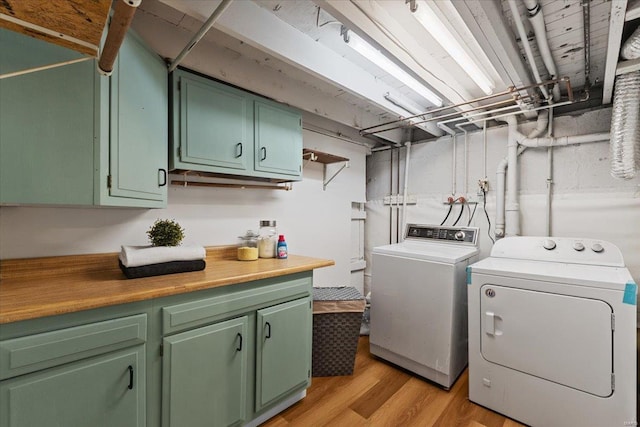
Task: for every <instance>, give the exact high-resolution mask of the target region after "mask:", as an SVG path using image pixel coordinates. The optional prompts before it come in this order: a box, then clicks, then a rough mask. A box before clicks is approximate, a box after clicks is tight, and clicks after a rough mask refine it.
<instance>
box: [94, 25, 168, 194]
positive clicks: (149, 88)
mask: <svg viewBox="0 0 640 427" xmlns="http://www.w3.org/2000/svg"><path fill="white" fill-rule="evenodd" d="M168 93H169V89H168V87H167V68H166V66H165V64H164V62H162V60H161V59H160V58H159V57H158V56H157V55H156V54H155V53H153V52H151V51H150V50H148V49H147V48H146V46H144V45H143V44H142V42H141V41H140V40H138V38H137V37H135V36H133V34H132V33H129V35H128V36H127V38H126V39H125V42H124V43H123V44H122V46H121V47H120V52H119V53H118V61H117V63H116V64H115V68H114V73H113V74H112V77H111V85H110V98H111V102H110V110H109V111H110V114H111V120H110V140H111V143H110V144H109V156H108V159H109V171H110V176H111V182H110V183H109V182H107V183H106V184H107V185H104V184H105V183H104V182H101V183H100V189H101V190H102V191H101V192H100V197H101V200H100V203H98V204H115V205H119V204H128V202H126V201H125V202H123V199H125V200H126V199H135V200H139V201H140V204H141V205H146V203H145V202H142V201H149V205H150V206H156V205H157V206H158V207H161V206H163V205H164V204H165V202H166V199H167V187H166V184H167V179H168V177H167V162H168V153H167V147H168V145H167V144H168V141H169V129H168V123H167V121H168V116H169V94H168ZM105 154H106V153H105ZM105 157H106V156H105V155H102V156H101V159H103V161H104V159H105ZM101 178H102V179H104V177H101ZM96 193H97V192H96Z"/></svg>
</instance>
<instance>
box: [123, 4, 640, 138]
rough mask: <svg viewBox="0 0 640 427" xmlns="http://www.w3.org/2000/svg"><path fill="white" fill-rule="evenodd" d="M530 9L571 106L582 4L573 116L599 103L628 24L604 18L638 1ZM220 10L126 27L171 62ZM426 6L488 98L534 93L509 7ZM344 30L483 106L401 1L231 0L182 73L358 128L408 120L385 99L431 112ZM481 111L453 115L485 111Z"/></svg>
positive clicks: (172, 9) (172, 8) (163, 13)
mask: <svg viewBox="0 0 640 427" xmlns="http://www.w3.org/2000/svg"><path fill="white" fill-rule="evenodd" d="M517 1H518V3H519V6H518V7H519V9H520V15H521V17H522V20H523V21H524V25H525V28H526V31H527V35H528V37H527V38H528V39H529V40H530V42H531V46H532V49H533V52H534V55H535V56H536V63H537V65H538V68H539V69H540V70H541V73H540V74H541V76H542V77H543V79H546V78H548V77H549V76H548V74H547V73H546V69H545V68H544V65H543V63H542V61H541V60H540V58H539V54H538V48H537V43H536V41H535V39H534V37H533V31H532V30H531V27H530V25H529V23H528V20H527V15H526V9H525V7H524V5H523V4H522V2H521V0H517ZM539 1H540V4H541V6H542V11H543V13H544V17H545V22H546V28H547V36H548V40H549V45H550V48H551V51H552V55H553V58H554V60H555V62H556V65H557V68H558V71H559V74H560V75H561V76H568V77H569V78H570V79H571V85H572V87H573V90H574V91H575V93H576V96H577V97H578V98H579V97H580V96H582V95H581V93H580V90H581V89H582V87H583V86H584V82H585V65H584V64H585V60H584V52H585V42H584V34H583V28H584V27H583V22H584V21H583V20H584V16H583V8H584V7H585V6H583V4H586V3H588V4H589V6H588V7H589V11H590V25H589V28H590V30H589V34H590V64H591V66H590V73H591V78H590V80H591V84H592V85H593V87H592V89H591V93H590V95H591V99H590V102H589V103H583V104H573V105H571V108H572V109H579V108H587V107H593V106H594V105H600V104H602V87H603V84H604V85H605V86H606V84H607V80H610V81H609V83H608V84H610V85H612V83H613V76H611V72H609V75H606V74H607V73H606V72H605V68H606V67H605V63H606V61H607V57H608V56H609V57H612V58H613V60H614V61H615V60H617V53H618V50H619V43H620V41H619V40H618V41H617V43H616V40H613V44H612V41H611V40H610V36H609V34H611V33H613V34H616V32H617V34H621V33H622V29H623V27H624V26H625V25H626V27H625V29H626V30H627V32H628V27H629V26H630V25H637V21H638V19H635V20H633V21H629V22H625V21H624V19H614V18H616V17H615V16H614V17H613V18H612V14H611V11H612V8H613V9H615V7H616V6H618V7H619V6H620V4H621V2H623V3H624V6H627V8H628V9H629V10H635V9H637V8H640V4H639V3H640V1H638V0H631V1H630V2H629V4H628V5H627V2H626V0H614V1H609V0H590V1H588V2H587V0H539ZM219 4H220V0H210V1H188V0H144V1H143V3H142V5H141V6H140V10H139V11H138V12H137V13H136V18H135V21H134V28H135V29H136V30H137V31H138V32H139V33H140V34H141V35H142V37H143V38H145V39H147V41H149V42H150V44H151V45H152V47H153V48H154V49H155V50H156V51H158V53H159V54H160V55H162V56H163V57H166V58H168V59H169V60H171V59H173V58H175V57H176V56H177V55H178V53H179V52H180V50H181V49H182V48H183V47H184V46H186V45H187V43H188V40H189V39H190V38H191V36H192V35H193V34H195V32H196V31H197V30H198V29H199V28H200V26H201V25H202V22H204V21H205V20H206V19H207V18H208V17H209V16H210V15H211V13H212V12H213V11H214V10H215V9H216V8H217V7H218V5H219ZM430 4H431V6H429V7H431V8H434V10H435V11H436V13H437V14H439V15H440V16H441V17H442V18H443V21H444V22H445V23H446V25H448V26H449V27H450V29H452V30H453V31H455V32H456V34H457V36H458V38H459V39H461V40H462V41H463V45H464V47H465V50H466V51H467V52H468V53H469V54H470V55H472V56H474V57H475V58H476V62H479V63H480V66H481V68H483V69H484V70H485V72H486V74H487V75H488V76H489V78H490V79H491V80H492V81H493V83H494V85H495V89H494V93H497V92H501V91H504V90H506V89H507V88H508V87H510V86H516V87H522V86H523V85H528V84H531V83H532V82H533V78H532V74H531V71H530V67H529V64H528V63H527V60H526V56H525V55H524V50H523V48H522V43H521V42H522V41H521V40H520V37H518V35H517V34H518V33H517V30H516V29H515V25H514V23H513V17H512V14H511V10H510V7H509V4H508V0H502V1H500V0H465V1H462V0H456V1H449V0H439V1H437V2H433V1H430ZM420 6H423V7H424V6H425V5H419V7H420ZM623 12H624V10H623ZM634 13H635V12H634ZM623 15H624V13H623ZM623 18H624V16H623ZM342 25H344V26H345V27H346V28H348V29H349V30H350V31H352V32H354V33H356V34H358V35H359V36H361V37H362V38H364V39H366V40H367V41H368V42H370V43H371V44H372V45H373V46H375V47H376V48H378V49H379V50H381V51H384V52H385V53H386V54H387V56H388V57H389V58H390V59H392V60H393V61H394V62H395V63H396V64H397V65H400V66H401V67H403V68H404V70H405V71H407V72H408V73H410V74H411V75H412V76H414V77H415V78H416V79H418V80H421V81H422V82H423V83H425V85H426V86H427V87H430V88H431V89H432V90H433V91H434V92H436V93H437V94H439V95H440V96H441V97H442V98H443V99H444V100H445V105H453V104H459V103H462V102H468V101H471V100H474V99H476V98H479V97H482V96H484V95H485V93H484V92H483V91H482V90H481V89H480V88H479V87H478V85H477V84H476V83H475V82H474V81H473V80H472V79H471V78H470V77H469V75H467V73H466V72H465V70H463V69H462V68H461V67H460V66H459V65H458V64H457V63H456V62H455V61H454V60H453V59H452V58H451V56H450V55H449V54H448V53H447V52H446V51H445V50H444V49H443V48H442V47H441V46H440V45H439V44H438V43H437V42H436V41H435V39H434V38H433V37H432V36H431V35H430V34H429V33H428V32H427V31H426V30H425V29H424V28H423V27H422V26H421V25H420V24H419V23H418V21H417V20H416V19H414V17H413V14H412V13H411V11H410V10H409V4H405V1H404V0H350V1H347V0H316V1H311V0H254V1H249V0H235V1H233V2H232V3H231V5H230V6H229V7H228V9H226V10H225V12H223V13H222V15H221V16H220V18H219V19H218V21H217V22H216V23H215V24H214V26H213V28H212V29H211V30H210V31H209V32H208V33H207V35H206V36H205V38H204V39H203V40H202V41H201V42H200V44H199V45H198V46H197V47H196V48H195V49H194V50H193V51H192V52H191V53H189V55H187V57H186V58H185V60H184V61H183V62H182V64H181V65H182V66H184V67H187V68H190V69H193V70H195V71H198V72H200V73H203V74H206V75H209V76H212V77H214V78H218V79H220V80H223V81H226V82H228V83H231V84H235V85H238V86H241V87H243V88H245V89H248V90H252V91H254V92H257V93H260V94H263V95H265V96H269V97H271V98H274V99H277V100H279V101H281V102H286V103H288V104H291V105H294V106H296V107H298V108H300V109H302V110H305V111H308V112H312V113H314V114H318V115H320V116H324V117H326V118H329V119H331V120H334V121H336V122H339V123H342V124H345V125H347V126H350V127H354V128H356V129H362V128H366V127H369V126H373V125H378V124H380V123H384V122H386V121H389V120H395V119H397V118H399V117H406V116H408V115H409V113H408V112H406V111H405V110H404V109H402V108H400V107H398V106H396V105H394V104H392V103H391V102H389V101H387V100H386V99H385V98H384V95H385V94H386V93H389V94H391V95H393V96H394V97H399V98H402V99H405V100H408V102H409V103H411V104H413V105H414V106H417V107H419V108H420V111H427V110H429V109H432V108H434V106H433V104H430V103H429V102H428V101H426V100H425V99H424V98H422V97H421V96H419V95H417V94H416V93H415V92H414V91H412V90H411V89H410V88H408V87H407V86H405V85H404V84H403V83H401V82H400V81H399V80H397V79H396V78H394V77H393V76H391V75H389V74H388V73H387V72H385V71H384V70H382V69H381V68H380V67H378V66H377V65H376V64H375V63H372V62H371V61H369V60H368V59H367V58H364V57H362V56H360V55H359V54H358V53H357V52H355V51H354V50H352V49H351V48H350V47H349V46H348V45H347V44H346V43H345V42H344V41H343V39H342V36H341V34H340V29H341V26H342ZM614 26H615V28H614ZM618 37H619V36H618ZM612 50H615V52H613V53H612V52H611V51H612ZM610 60H611V59H610ZM614 68H615V67H614ZM563 95H564V96H565V97H566V93H564V94H563ZM489 102H491V101H484V102H482V103H474V104H473V105H472V106H471V107H470V106H464V107H463V109H464V108H466V109H469V108H472V107H473V106H478V105H484V106H485V107H486V105H487V104H488V103H489ZM607 102H608V101H607ZM442 133H443V132H442V130H440V129H439V128H438V127H437V126H435V123H429V124H426V125H423V126H422V130H419V131H415V132H414V134H413V136H412V137H411V138H412V139H413V140H418V139H424V138H430V137H434V136H438V135H442ZM378 136H380V137H383V138H386V139H389V140H393V141H397V140H398V139H400V138H406V137H407V136H406V133H405V134H403V135H402V136H400V134H399V133H398V131H395V132H387V133H381V134H378Z"/></svg>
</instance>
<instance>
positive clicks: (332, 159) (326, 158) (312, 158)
mask: <svg viewBox="0 0 640 427" xmlns="http://www.w3.org/2000/svg"><path fill="white" fill-rule="evenodd" d="M302 158H303V159H306V160H308V161H309V162H317V163H322V165H323V169H322V190H323V191H325V190H326V189H327V185H329V183H330V182H331V181H333V179H334V178H335V177H336V176H338V174H339V173H340V172H342V171H343V170H344V169H345V168H348V167H349V159H347V158H346V157H341V156H335V155H333V154H328V153H323V152H321V151H316V150H311V149H308V148H305V149H303V150H302ZM334 163H342V165H341V166H340V167H339V168H338V170H336V171H334V172H333V174H332V175H331V176H330V177H329V178H328V179H327V172H328V169H329V165H331V164H334Z"/></svg>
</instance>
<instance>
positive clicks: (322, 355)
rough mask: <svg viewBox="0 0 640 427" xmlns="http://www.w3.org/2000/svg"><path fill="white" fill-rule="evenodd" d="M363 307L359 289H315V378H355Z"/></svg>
mask: <svg viewBox="0 0 640 427" xmlns="http://www.w3.org/2000/svg"><path fill="white" fill-rule="evenodd" d="M364 307H365V299H364V297H363V296H362V295H361V294H360V292H358V290H357V289H356V288H352V287H339V288H313V353H312V354H313V355H312V368H311V373H312V375H313V376H314V377H328V376H335V375H351V374H353V368H354V365H355V359H356V350H357V348H358V337H359V335H360V325H361V324H362V313H363V311H364Z"/></svg>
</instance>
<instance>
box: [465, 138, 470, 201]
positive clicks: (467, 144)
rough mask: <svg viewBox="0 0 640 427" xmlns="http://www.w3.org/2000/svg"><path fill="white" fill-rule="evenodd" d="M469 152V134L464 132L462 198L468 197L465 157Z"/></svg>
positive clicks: (467, 171)
mask: <svg viewBox="0 0 640 427" xmlns="http://www.w3.org/2000/svg"><path fill="white" fill-rule="evenodd" d="M468 151H469V133H468V132H467V131H466V130H465V131H464V197H468V196H469V184H468V182H467V181H469V176H468V175H469V170H468V169H469V164H468V162H467V155H468Z"/></svg>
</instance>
